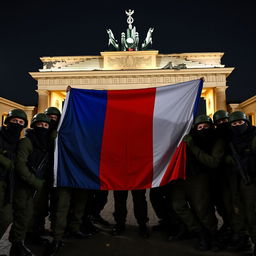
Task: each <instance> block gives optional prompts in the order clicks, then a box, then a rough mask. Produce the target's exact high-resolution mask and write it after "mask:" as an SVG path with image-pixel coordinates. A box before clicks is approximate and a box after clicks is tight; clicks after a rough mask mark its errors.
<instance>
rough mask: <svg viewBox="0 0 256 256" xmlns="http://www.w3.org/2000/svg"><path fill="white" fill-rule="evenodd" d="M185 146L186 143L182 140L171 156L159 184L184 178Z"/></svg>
mask: <svg viewBox="0 0 256 256" xmlns="http://www.w3.org/2000/svg"><path fill="white" fill-rule="evenodd" d="M186 148H187V145H186V143H185V142H183V141H182V142H181V143H180V145H179V146H178V148H177V149H176V151H175V153H174V154H173V156H172V159H171V162H170V164H169V166H168V168H167V170H166V172H165V174H164V176H163V179H162V181H161V183H160V186H162V185H166V184H167V183H169V182H170V181H172V180H177V179H185V178H186Z"/></svg>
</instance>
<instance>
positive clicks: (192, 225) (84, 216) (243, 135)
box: [0, 107, 256, 256]
mask: <svg viewBox="0 0 256 256" xmlns="http://www.w3.org/2000/svg"><path fill="white" fill-rule="evenodd" d="M60 117H61V113H60V111H59V110H58V109H57V108H55V107H49V108H47V109H46V110H45V112H44V113H38V114H36V115H35V116H34V117H33V118H32V120H31V125H30V128H28V129H26V130H25V134H24V136H22V138H21V139H20V137H21V133H23V131H22V130H23V129H24V128H26V127H27V125H28V120H27V115H26V113H25V112H24V111H23V110H21V109H13V110H11V111H10V112H9V113H8V115H7V117H6V119H5V121H4V126H2V127H1V128H0V239H1V238H2V236H3V235H4V233H5V232H6V230H7V228H8V227H9V225H10V224H11V223H12V225H11V228H10V232H9V241H10V242H11V249H10V255H11V256H24V255H26V256H27V255H34V254H33V253H32V252H31V250H30V249H29V248H28V247H27V245H25V243H32V242H35V243H41V244H42V243H43V242H44V241H45V240H44V239H43V238H42V237H43V235H44V234H45V232H46V230H45V219H46V217H48V219H49V220H50V229H51V233H50V235H51V236H52V240H51V241H50V242H49V243H47V245H46V250H45V255H47V256H53V255H58V253H59V251H60V249H61V248H62V247H63V238H69V237H72V238H77V239H83V238H88V237H91V235H92V234H93V233H94V232H97V231H98V230H97V227H96V226H94V225H93V223H97V221H98V223H100V224H102V225H105V226H108V225H109V223H108V222H107V221H106V220H104V219H102V218H101V216H100V211H101V210H102V209H103V208H104V206H105V204H106V202H107V197H108V191H93V190H86V189H77V188H67V187H53V183H54V172H53V169H54V168H53V166H54V143H55V139H56V137H57V126H58V123H59V120H60ZM183 141H184V142H185V144H186V179H179V180H174V181H171V182H170V183H169V184H167V185H165V186H161V187H157V188H152V189H150V192H149V197H150V202H151V204H152V207H153V209H154V211H155V213H156V215H157V217H158V218H159V224H158V225H156V226H154V227H153V230H165V231H167V232H168V239H169V240H170V241H173V240H179V239H184V238H188V237H190V238H196V239H197V244H196V246H197V248H198V249H199V250H201V251H206V250H212V251H219V250H225V249H230V250H234V251H248V252H249V253H250V255H256V249H254V246H253V245H254V244H255V243H256V209H255V205H256V128H255V127H254V126H252V125H251V123H250V121H249V120H248V118H247V116H246V115H245V113H244V112H241V111H236V112H233V113H231V114H229V113H228V112H226V111H224V110H219V111H217V112H216V113H214V115H213V120H212V119H211V118H210V117H209V116H207V115H199V116H197V117H196V118H195V120H194V124H193V126H192V128H191V130H190V132H189V134H188V135H186V136H185V137H184V139H183ZM131 193H132V198H133V204H134V215H135V218H136V220H137V222H138V225H139V233H140V235H141V236H142V237H144V238H148V237H149V234H150V232H149V229H148V226H147V222H148V220H149V219H148V215H147V207H148V206H147V201H146V190H133V191H131ZM113 194H114V207H115V211H114V214H113V216H114V219H115V222H116V224H115V225H114V226H111V228H110V230H111V233H112V234H113V235H117V234H122V233H124V232H125V228H126V224H125V223H126V215H127V207H126V200H127V196H128V191H114V192H113ZM220 220H222V223H221V226H220V225H218V223H220Z"/></svg>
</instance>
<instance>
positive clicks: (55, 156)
mask: <svg viewBox="0 0 256 256" xmlns="http://www.w3.org/2000/svg"><path fill="white" fill-rule="evenodd" d="M69 94H70V92H68V93H67V95H66V99H65V102H64V106H63V110H62V113H61V117H60V122H59V125H58V129H57V132H58V131H59V129H60V127H61V124H62V121H63V119H64V116H65V113H66V110H67V106H68V101H69ZM57 170H58V135H57V138H56V139H55V148H54V165H53V175H54V176H53V177H54V182H53V186H54V187H56V186H57Z"/></svg>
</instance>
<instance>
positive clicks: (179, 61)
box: [30, 10, 234, 116]
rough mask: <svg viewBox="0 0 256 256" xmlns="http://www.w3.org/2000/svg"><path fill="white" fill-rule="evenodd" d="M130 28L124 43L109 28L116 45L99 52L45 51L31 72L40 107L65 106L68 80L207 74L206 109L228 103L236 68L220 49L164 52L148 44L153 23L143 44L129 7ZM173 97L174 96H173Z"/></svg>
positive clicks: (104, 83) (159, 81)
mask: <svg viewBox="0 0 256 256" xmlns="http://www.w3.org/2000/svg"><path fill="white" fill-rule="evenodd" d="M126 14H127V15H128V19H127V22H128V28H127V32H126V34H125V33H124V32H123V33H122V34H121V40H120V41H121V43H118V41H117V40H116V39H115V38H114V34H113V32H112V31H111V30H110V29H108V30H107V33H108V35H109V46H112V48H113V49H114V50H110V51H105V52H101V53H100V55H99V56H59V57H42V58H41V61H42V63H43V68H42V69H40V70H39V72H30V75H31V76H32V77H33V78H34V79H36V80H37V82H38V90H37V92H38V110H37V112H43V111H44V110H45V109H46V108H47V107H48V106H55V107H57V108H59V109H60V110H61V109H62V103H63V101H64V99H65V96H66V92H65V91H66V88H67V86H71V87H74V88H82V89H94V90H114V89H135V88H149V87H159V86H164V85H168V84H176V83H180V82H185V81H189V80H194V79H198V78H201V77H204V80H205V81H204V87H203V91H202V95H201V97H202V98H204V99H205V103H206V114H207V115H210V116H212V115H213V113H214V112H215V111H216V110H218V109H226V108H227V106H226V93H225V91H226V88H227V85H226V79H227V77H228V76H229V75H230V73H231V72H232V71H233V69H234V68H230V67H225V66H224V65H223V64H221V58H222V56H223V54H224V53H222V52H204V53H177V54H176V53H172V54H161V53H159V52H158V51H157V50H150V49H148V48H149V46H151V44H152V32H153V30H154V29H153V28H150V29H149V30H148V33H147V37H146V39H145V40H144V42H143V43H142V45H141V47H140V46H139V40H138V37H139V34H138V32H136V28H135V27H133V26H132V22H133V19H132V17H131V15H132V14H133V11H131V10H129V12H127V11H126ZM170 100H171V99H170Z"/></svg>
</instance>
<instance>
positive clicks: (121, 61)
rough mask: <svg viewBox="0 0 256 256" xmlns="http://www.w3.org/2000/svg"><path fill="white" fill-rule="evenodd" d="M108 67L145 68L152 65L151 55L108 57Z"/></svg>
mask: <svg viewBox="0 0 256 256" xmlns="http://www.w3.org/2000/svg"><path fill="white" fill-rule="evenodd" d="M107 62H108V67H111V68H116V69H133V68H136V69H137V68H145V67H148V68H149V67H151V66H152V57H151V56H148V57H145V56H131V55H130V56H120V57H109V58H108V59H107Z"/></svg>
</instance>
